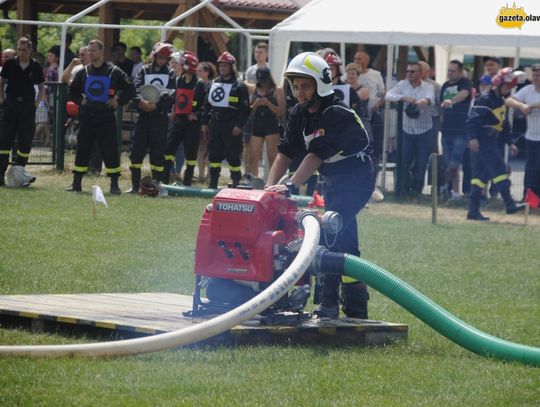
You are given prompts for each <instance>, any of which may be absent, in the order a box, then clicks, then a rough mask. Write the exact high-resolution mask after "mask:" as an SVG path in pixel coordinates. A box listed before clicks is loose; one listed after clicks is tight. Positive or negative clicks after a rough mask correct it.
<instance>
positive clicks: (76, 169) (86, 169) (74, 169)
mask: <svg viewBox="0 0 540 407" xmlns="http://www.w3.org/2000/svg"><path fill="white" fill-rule="evenodd" d="M73 171H75V172H86V171H88V167H79V166H77V165H76V166H75V168H73Z"/></svg>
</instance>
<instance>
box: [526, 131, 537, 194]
mask: <svg viewBox="0 0 540 407" xmlns="http://www.w3.org/2000/svg"><path fill="white" fill-rule="evenodd" d="M525 148H526V157H527V161H526V162H525V179H524V181H523V186H524V188H525V191H524V194H525V193H527V189H529V188H531V189H532V190H533V191H534V193H536V194H537V195H540V141H532V140H525Z"/></svg>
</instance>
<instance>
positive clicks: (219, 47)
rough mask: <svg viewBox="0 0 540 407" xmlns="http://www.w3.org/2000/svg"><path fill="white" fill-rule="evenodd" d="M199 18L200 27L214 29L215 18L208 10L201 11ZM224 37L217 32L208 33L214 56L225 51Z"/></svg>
mask: <svg viewBox="0 0 540 407" xmlns="http://www.w3.org/2000/svg"><path fill="white" fill-rule="evenodd" d="M199 16H200V21H201V23H202V25H204V26H205V27H215V25H216V22H215V18H214V17H213V15H212V14H211V13H210V11H209V10H208V9H206V8H205V9H202V10H201V11H200V15H199ZM224 36H225V34H222V33H219V32H211V33H208V38H209V40H210V44H211V45H212V48H214V51H215V52H216V56H218V55H220V54H221V53H222V52H225V51H227V43H226V42H225V39H224V38H223V37H224Z"/></svg>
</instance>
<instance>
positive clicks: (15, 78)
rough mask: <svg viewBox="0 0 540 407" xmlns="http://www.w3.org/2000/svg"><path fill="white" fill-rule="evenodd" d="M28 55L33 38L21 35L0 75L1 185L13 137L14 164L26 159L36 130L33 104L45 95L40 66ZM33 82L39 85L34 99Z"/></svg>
mask: <svg viewBox="0 0 540 407" xmlns="http://www.w3.org/2000/svg"><path fill="white" fill-rule="evenodd" d="M31 55H32V42H31V41H30V40H29V39H28V38H26V37H21V38H20V39H19V40H18V41H17V56H16V57H15V58H13V59H10V60H9V61H6V63H5V64H4V66H3V68H2V73H1V75H0V104H1V105H2V109H3V115H4V118H3V122H2V123H0V125H1V126H2V129H1V131H0V186H2V185H4V175H5V173H6V169H7V167H8V164H9V154H10V152H11V148H12V147H13V143H14V141H15V137H17V140H18V148H17V155H16V158H15V165H20V166H22V167H24V166H25V165H26V163H27V162H28V157H30V149H31V148H32V140H33V139H34V134H35V119H34V117H35V114H36V106H37V105H38V104H39V103H40V102H41V101H42V100H43V99H44V98H45V87H44V82H45V79H44V77H43V69H42V68H41V65H40V64H39V62H37V61H36V60H35V59H33V58H31ZM5 85H7V86H6V89H5V94H4V86H5ZM34 85H38V89H39V92H38V96H37V99H36V95H35V89H34ZM32 178H33V180H35V177H32Z"/></svg>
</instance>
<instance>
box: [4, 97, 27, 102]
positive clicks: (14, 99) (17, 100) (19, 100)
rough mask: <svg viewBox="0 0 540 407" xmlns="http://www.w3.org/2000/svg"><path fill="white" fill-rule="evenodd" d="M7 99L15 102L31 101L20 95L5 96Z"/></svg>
mask: <svg viewBox="0 0 540 407" xmlns="http://www.w3.org/2000/svg"><path fill="white" fill-rule="evenodd" d="M7 100H9V101H10V102H17V103H22V102H30V101H32V100H31V99H28V100H25V99H24V98H23V97H22V96H20V97H16V98H7Z"/></svg>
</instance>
